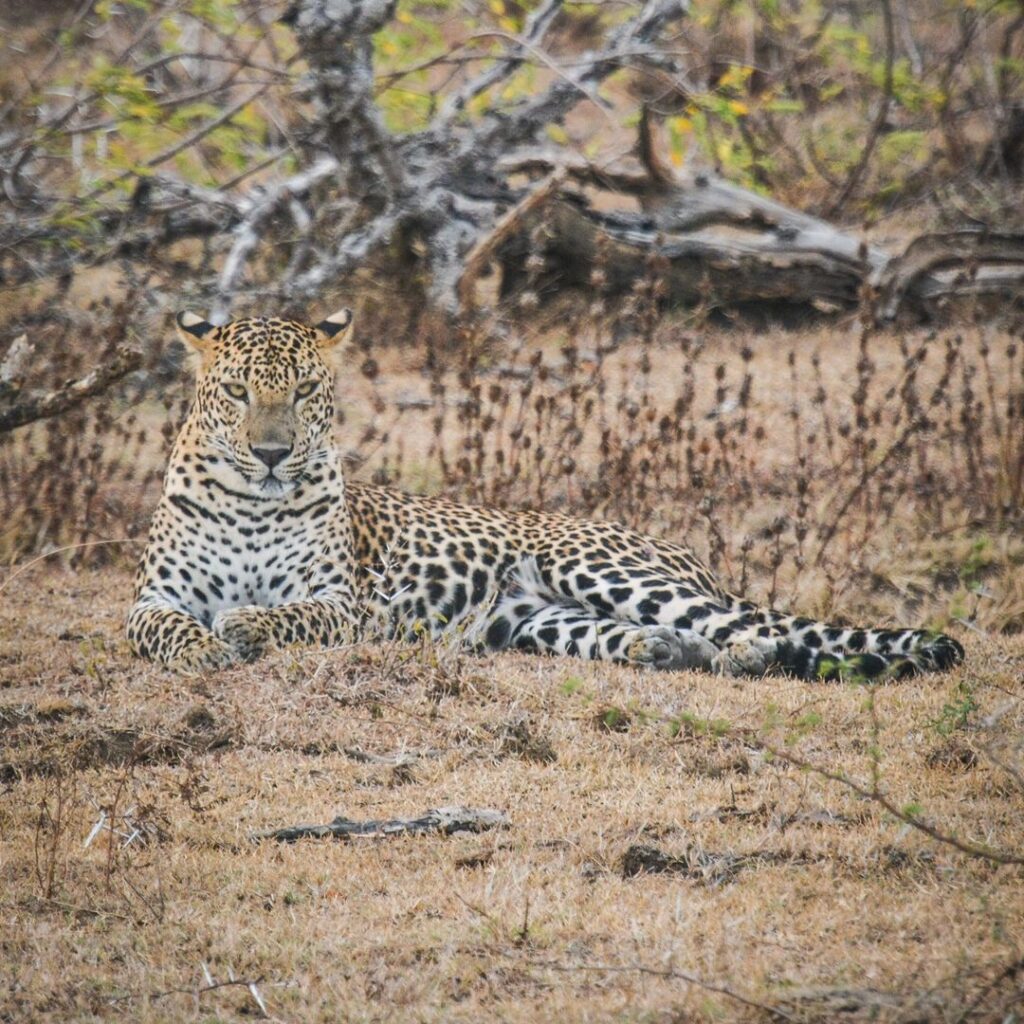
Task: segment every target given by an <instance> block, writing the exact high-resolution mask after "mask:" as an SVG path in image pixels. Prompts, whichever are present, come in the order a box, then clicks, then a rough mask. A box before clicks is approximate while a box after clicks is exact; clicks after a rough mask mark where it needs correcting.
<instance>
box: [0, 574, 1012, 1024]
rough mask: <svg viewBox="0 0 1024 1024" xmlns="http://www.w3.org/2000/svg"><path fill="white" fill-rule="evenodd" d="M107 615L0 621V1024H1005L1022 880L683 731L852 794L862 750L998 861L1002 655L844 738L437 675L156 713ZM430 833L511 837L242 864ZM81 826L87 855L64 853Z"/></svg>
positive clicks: (75, 584)
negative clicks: (436, 810)
mask: <svg viewBox="0 0 1024 1024" xmlns="http://www.w3.org/2000/svg"><path fill="white" fill-rule="evenodd" d="M128 590H129V579H128V577H127V575H126V574H124V573H122V572H118V571H113V570H107V571H103V572H90V573H83V574H81V575H78V576H74V575H70V574H65V573H61V572H55V571H47V572H35V573H32V574H31V575H30V574H25V575H23V576H22V577H20V578H19V579H17V580H15V581H14V582H13V583H12V585H11V588H10V590H9V591H8V592H7V593H6V594H5V600H4V606H3V610H2V613H0V614H2V619H0V637H2V639H0V666H2V667H0V687H2V693H0V696H2V705H0V728H2V735H3V737H4V743H3V750H4V754H3V758H4V762H5V763H4V765H3V767H2V768H0V772H2V777H3V786H4V790H3V795H2V797H0V836H2V839H0V858H2V864H3V875H4V879H5V883H4V892H3V908H2V912H3V916H4V919H5V922H6V923H5V926H4V930H3V938H2V940H0V941H2V951H3V957H4V961H5V964H6V967H5V969H4V973H5V979H4V988H3V991H2V995H0V1000H2V1001H0V1019H4V1020H53V1021H57V1020H61V1021H64V1020H70V1019H75V1020H83V1019H130V1020H139V1021H150V1020H167V1021H172V1020H174V1021H176V1020H183V1019H189V1020H193V1019H195V1020H213V1019H216V1020H234V1019H239V1018H241V1017H243V1016H248V1015H256V1016H259V1015H260V1014H261V1010H260V1007H259V1005H258V1003H257V1001H256V998H255V996H254V995H253V994H252V993H251V992H250V991H249V989H248V988H247V987H246V986H245V985H231V986H226V987H223V988H217V989H213V990H210V991H203V990H204V989H205V988H207V986H209V984H210V982H211V979H212V981H214V982H217V983H220V982H225V981H228V980H230V979H232V978H234V979H241V980H244V981H246V982H248V981H254V982H255V983H256V992H257V993H258V995H259V997H260V998H261V999H262V1000H263V1001H264V1003H265V1005H266V1009H267V1013H268V1014H269V1015H270V1016H271V1017H272V1018H274V1019H277V1020H289V1021H296V1020H324V1021H329V1020H340V1019H345V1020H385V1019H417V1020H480V1019H484V1018H486V1019H495V1018H497V1019H504V1020H536V1019H539V1018H544V1019H550V1018H553V1017H555V1016H562V1017H565V1018H567V1019H572V1020H587V1019H590V1020H606V1019H627V1020H666V1021H667V1020H690V1019H699V1020H721V1019H725V1020H732V1019H770V1014H769V1012H768V1011H767V1010H762V1009H758V1008H757V1007H755V1006H752V1005H751V1003H750V1002H747V1003H744V1002H742V1001H741V999H740V998H739V997H742V999H745V1000H749V1001H751V1002H753V1003H760V1004H763V1005H764V1006H766V1007H767V1006H771V1007H774V1008H775V1011H777V1012H778V1013H779V1014H782V1013H785V1014H788V1015H789V1016H790V1017H792V1018H794V1019H797V1020H810V1019H823V1018H824V1019H828V1018H830V1017H831V1016H832V1015H833V1013H835V1012H836V1009H835V1005H834V1004H835V1003H836V1001H837V1000H838V1001H840V1002H842V1001H846V1002H847V1003H849V1004H850V1005H851V1006H855V1007H856V1008H857V1009H856V1013H855V1016H863V1017H864V1018H865V1019H867V1018H868V1017H872V1019H881V1020H905V1019H908V1017H913V1019H918V1020H920V1019H927V1020H932V1019H934V1020H950V1021H953V1020H961V1019H963V1020H989V1019H1001V1015H1002V1014H1004V1013H1005V1012H1006V1011H1007V1010H1008V1008H1009V1006H1010V1005H1012V1004H1013V1000H1015V999H1016V1000H1019V999H1020V998H1021V996H1022V995H1024V993H1022V991H1021V977H1020V974H1019V973H1017V974H1014V973H1012V972H1009V973H1006V974H1003V976H1002V977H1001V978H999V975H1000V973H1001V972H1003V971H1004V968H1007V967H1008V965H1010V964H1012V963H1017V964H1018V968H1019V965H1020V960H1019V958H1020V956H1021V952H1022V947H1024V926H1022V923H1021V922H1022V921H1024V895H1022V893H1024V889H1022V886H1021V881H1022V871H1021V868H1020V866H1019V865H1018V866H1011V865H1006V866H998V865H994V864H992V863H989V862H986V861H984V860H980V859H977V858H971V857H967V856H964V855H961V854H959V853H957V852H956V851H955V850H952V849H950V848H949V847H947V846H943V845H941V844H936V843H934V842H932V841H930V840H928V839H927V838H926V837H923V836H922V835H921V834H920V833H919V832H916V831H915V830H913V829H910V828H907V827H905V826H903V825H901V824H900V823H899V822H897V821H895V820H894V819H893V818H892V817H890V816H889V815H887V814H885V813H884V812H882V811H880V808H879V807H878V806H877V805H876V804H874V803H873V802H871V801H870V800H863V799H860V798H857V797H856V796H854V795H853V794H852V793H851V792H850V791H849V790H848V789H846V788H844V787H843V786H842V785H840V784H836V783H830V782H827V781H825V780H824V779H822V778H821V777H820V776H818V775H816V774H815V773H813V772H803V771H799V770H797V769H795V768H794V767H792V766H791V765H787V764H786V763H784V762H782V761H780V760H779V759H778V758H772V757H768V756H765V754H764V752H763V750H762V749H759V747H760V743H759V740H758V739H757V738H756V737H755V736H750V737H749V738H748V739H747V740H746V741H743V740H740V739H738V738H736V737H735V736H732V735H720V736H716V735H714V734H713V733H712V734H708V733H704V732H702V731H701V730H700V728H699V724H698V726H697V727H694V725H693V724H692V723H693V722H694V716H695V717H696V718H697V719H700V720H704V719H710V720H715V721H718V722H728V723H730V724H731V725H732V726H733V727H737V728H739V727H747V728H751V729H753V730H756V736H757V737H761V738H762V739H764V740H766V741H768V742H771V743H777V744H789V745H790V747H789V749H791V750H792V751H794V752H796V753H798V754H799V755H800V756H801V757H804V758H807V759H809V760H811V761H813V762H814V763H816V764H819V765H821V766H823V767H826V768H828V769H831V770H839V771H843V772H848V773H849V774H850V776H851V777H853V778H856V779H860V780H865V781H868V783H869V784H870V777H871V771H872V765H873V763H874V759H873V758H872V753H871V751H872V748H873V745H875V744H877V747H878V749H879V751H880V760H879V761H878V767H879V770H880V772H881V785H882V787H883V788H884V790H885V791H887V792H889V793H891V794H892V797H893V799H894V800H895V801H896V803H897V804H898V805H900V806H904V805H907V804H912V803H913V804H917V805H919V807H920V808H921V810H920V811H919V812H917V813H919V814H921V815H922V816H923V817H924V818H925V819H926V820H927V821H929V822H931V823H933V824H935V825H938V826H939V827H941V828H942V829H943V830H945V831H948V832H953V833H955V834H956V835H957V836H959V837H961V838H964V839H969V840H971V841H974V842H977V843H983V844H987V845H988V846H991V847H993V848H998V849H1000V850H1003V851H1016V853H1017V855H1020V854H1022V853H1024V814H1022V811H1024V791H1022V788H1021V784H1020V773H1019V765H1020V755H1021V751H1020V746H1019V743H1020V739H1019V738H1020V735H1021V728H1022V726H1024V704H1022V701H1021V695H1020V689H1019V677H1020V674H1021V670H1022V668H1024V644H1022V643H1021V642H1020V641H1019V640H1013V641H1009V640H1007V641H1001V642H997V641H994V640H986V641H984V642H982V641H979V640H973V641H972V639H971V638H970V637H968V638H967V639H968V660H967V666H966V668H965V669H963V670H962V671H960V672H959V673H957V674H955V675H950V676H945V677H942V678H929V679H926V680H923V681H919V682H911V683H905V684H901V685H899V686H890V687H885V688H882V689H880V690H878V691H877V693H876V701H875V710H876V719H877V723H876V726H873V724H872V720H871V715H870V714H869V709H868V707H867V704H866V701H865V690H864V689H863V688H861V687H858V686H832V685H829V686H821V687H814V686H809V685H807V684H803V683H799V682H794V681H789V680H763V681H758V682H750V681H746V682H735V681H729V680H722V679H717V678H713V677H710V676H707V675H700V674H673V675H668V674H664V675H661V674H654V673H645V672H639V671H633V670H630V669H626V668H618V667H609V666H606V665H597V664H588V663H579V662H574V661H568V660H547V659H536V658H528V657H517V656H500V657H491V658H487V659H476V658H473V657H467V656H462V655H459V654H457V653H456V652H453V651H450V650H447V649H444V648H441V649H439V650H437V649H433V648H424V649H419V648H409V647H395V646H390V645H377V646H371V645H367V646H363V647H357V648H353V649H351V650H347V651H343V652H338V653H334V654H330V655H325V654H321V653H312V652H308V653H303V654H298V655H293V654H289V653H282V654H278V655H275V656H273V657H271V658H269V659H267V660H266V661H264V662H261V663H260V664H258V665H256V666H252V667H245V668H239V669H236V670H232V671H229V672H224V673H221V674H219V675H217V676H214V677H209V678H205V679H193V680H185V679H181V678H178V677H175V676H173V675H170V674H168V673H166V672H164V671H162V670H159V669H156V668H153V667H151V666H148V665H143V664H141V663H138V662H135V661H132V660H130V659H129V658H128V656H127V653H126V651H125V647H124V644H123V642H122V641H121V640H120V639H119V638H118V637H119V629H120V619H121V616H122V615H123V613H124V611H125V610H126V606H127V600H128ZM965 701H968V702H969V704H968V705H965ZM610 709H617V710H616V711H615V713H609V711H610ZM673 722H674V723H676V725H677V726H678V725H679V724H681V725H682V728H679V729H678V730H677V729H674V728H672V727H671V724H672V723H673ZM876 727H877V737H876V738H874V739H873V729H874V728H876ZM673 733H675V735H673ZM353 749H358V750H362V751H365V752H370V753H374V754H386V753H390V752H395V751H404V752H407V753H409V754H413V755H415V754H419V755H420V756H418V757H416V758H414V759H413V760H412V763H411V764H410V765H407V766H405V767H402V768H397V769H396V768H394V767H391V766H389V765H377V764H372V763H370V764H368V763H364V762H363V761H361V760H358V759H356V758H354V757H353V756H352V754H351V751H352V750H353ZM346 751H349V753H346ZM999 763H1002V764H1003V765H1005V766H1006V767H999ZM1015 772H1016V774H1014V773H1015ZM451 803H463V804H468V805H471V806H478V807H496V808H500V809H502V810H504V811H505V812H506V813H507V814H508V815H509V817H510V818H511V822H512V824H511V827H510V828H509V829H508V830H506V831H503V832H500V833H499V832H495V833H488V834H483V835H478V836H455V837H451V838H448V839H444V838H395V839H390V840H375V839H371V840H356V841H351V842H331V841H326V842H315V841H314V842H300V843H298V844H295V845H293V846H277V845H274V844H266V843H265V844H262V845H253V844H252V843H251V842H250V840H249V836H250V833H252V832H254V831H258V830H261V829H267V828H273V827H277V826H283V825H288V824H294V823H297V822H300V821H327V820H330V819H331V818H332V817H334V816H335V815H336V814H338V813H344V814H345V815H347V816H349V817H353V818H380V817H389V816H393V815H395V816H400V815H407V814H416V813H418V812H420V811H422V810H424V809H426V808H428V807H434V806H439V805H444V804H451ZM103 813H105V815H106V818H105V820H106V821H108V822H111V823H112V825H113V827H114V828H116V829H117V832H116V833H111V832H109V831H102V832H100V833H99V834H98V835H97V836H96V837H95V838H94V839H93V841H92V842H91V843H90V844H89V845H88V846H87V847H86V846H85V845H84V843H85V841H86V840H87V838H88V837H89V836H90V834H91V832H92V830H93V827H94V825H95V824H96V823H97V822H98V821H99V820H100V818H101V814H103ZM134 832H137V833H138V834H137V836H136V838H135V839H133V840H132V841H131V842H128V843H126V837H127V836H130V835H132V834H133V833H134ZM637 847H655V848H657V850H658V851H660V854H662V855H663V856H662V858H661V860H660V861H659V859H658V856H657V855H656V854H651V853H649V852H647V853H645V852H644V851H642V850H638V849H636V848H637ZM631 850H632V852H631V853H630V852H629V851H631ZM627 853H628V854H629V855H628V857H627ZM672 858H675V860H673V859H672ZM659 867H660V868H663V869H667V870H666V871H663V872H661V873H659V872H657V871H653V872H651V871H649V870H644V869H645V868H646V869H652V868H653V869H657V868H659ZM673 869H674V870H673ZM638 870H639V872H640V873H636V872H637V871H638ZM204 965H205V966H204ZM207 971H208V972H209V978H207V975H206V972H207ZM641 971H643V972H648V971H649V972H653V973H641ZM658 972H667V973H668V974H669V975H672V976H664V975H659V973H658ZM673 972H675V974H674V975H673ZM690 976H692V977H693V978H695V979H699V980H700V981H701V982H703V983H707V984H709V985H716V986H724V987H726V988H728V989H730V990H731V991H732V992H733V993H735V996H729V995H726V994H724V993H722V992H715V991H712V990H709V989H708V988H704V987H702V985H701V984H699V983H696V982H690V981H686V980H684V977H690ZM997 978H998V980H997ZM1016 1005H1017V1006H1018V1007H1019V1003H1017V1004H1016ZM873 1015H877V1016H873ZM1006 1019H1011V1018H1006Z"/></svg>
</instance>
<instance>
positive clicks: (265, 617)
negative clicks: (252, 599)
mask: <svg viewBox="0 0 1024 1024" xmlns="http://www.w3.org/2000/svg"><path fill="white" fill-rule="evenodd" d="M212 629H213V632H214V635H215V636H217V637H220V639H221V640H222V641H223V642H224V643H226V644H227V645H228V646H229V647H230V648H231V650H232V651H233V652H234V655H235V658H236V659H237V660H238V661H255V660H256V659H257V658H260V657H262V656H263V654H264V653H265V652H266V650H267V648H268V647H271V646H273V644H272V641H273V633H272V630H271V612H270V611H269V610H268V609H267V608H261V607H259V605H255V604H247V605H243V606H242V607H241V608H225V609H224V610H223V611H219V612H217V614H216V616H214V619H213V626H212Z"/></svg>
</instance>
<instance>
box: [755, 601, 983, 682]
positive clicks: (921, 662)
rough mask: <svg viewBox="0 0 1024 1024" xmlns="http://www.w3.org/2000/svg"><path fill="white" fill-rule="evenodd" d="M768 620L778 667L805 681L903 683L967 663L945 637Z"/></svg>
mask: <svg viewBox="0 0 1024 1024" xmlns="http://www.w3.org/2000/svg"><path fill="white" fill-rule="evenodd" d="M764 619H765V624H766V625H769V626H770V627H771V628H772V632H773V633H774V634H775V636H776V637H778V638H779V641H780V642H779V648H778V664H779V666H780V667H781V668H783V669H785V670H786V671H788V672H791V673H792V674H793V675H795V676H797V677H799V678H801V679H858V678H859V679H876V678H879V677H889V678H893V679H904V678H906V677H908V676H914V675H918V674H919V673H921V672H943V671H945V670H947V669H950V668H952V667H953V666H954V665H958V664H960V662H962V661H963V660H964V649H963V647H962V646H961V645H960V643H959V642H958V641H957V640H954V639H953V637H951V636H947V635H946V634H945V633H934V632H930V631H929V630H923V629H857V628H854V627H849V626H832V625H828V624H826V623H821V622H814V621H813V620H811V619H803V618H799V617H797V616H792V615H785V614H783V613H781V612H766V613H764Z"/></svg>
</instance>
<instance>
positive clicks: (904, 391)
mask: <svg viewBox="0 0 1024 1024" xmlns="http://www.w3.org/2000/svg"><path fill="white" fill-rule="evenodd" d="M658 270H659V268H658V267H657V265H655V264H653V263H652V266H651V276H650V278H649V279H648V281H646V282H643V283H641V285H640V286H638V288H637V289H636V291H635V293H634V294H633V296H632V297H631V299H630V300H629V301H627V302H626V303H625V304H624V305H621V306H618V307H616V308H614V309H613V308H610V307H609V306H608V305H607V304H606V303H605V302H604V301H602V300H601V299H600V298H597V299H596V300H595V301H594V302H593V304H592V305H591V306H590V307H589V308H588V309H586V310H584V311H582V312H581V311H579V310H568V311H567V309H566V308H565V307H563V308H562V309H561V310H555V311H553V312H549V313H548V314H547V324H546V325H545V326H544V327H539V328H537V329H536V330H533V331H531V330H530V329H529V324H528V322H527V320H526V319H525V318H524V321H523V322H522V323H521V325H520V326H519V327H518V328H508V327H507V325H500V324H495V323H488V324H483V325H481V326H480V327H479V328H478V329H475V330H465V331H463V332H462V333H461V334H460V335H458V336H457V337H455V338H448V339H445V338H444V336H443V335H441V334H439V332H437V331H436V330H435V329H433V328H430V329H428V328H426V327H425V328H424V330H423V332H422V333H421V334H420V335H419V336H418V337H414V338H413V339H412V341H411V342H410V343H409V345H407V346H405V347H402V348H401V349H399V348H397V347H394V346H390V345H375V344H373V343H371V341H370V335H369V332H366V333H364V334H363V336H362V341H361V343H360V349H359V350H357V351H356V352H355V354H354V357H353V359H352V363H351V369H350V371H349V372H348V373H345V374H343V375H342V380H341V387H340V395H341V401H340V402H339V430H340V434H341V437H342V439H343V443H347V444H348V446H349V455H350V458H351V467H352V468H351V472H352V473H353V475H357V476H361V477H363V478H368V479H371V480H374V481H376V482H382V483H395V484H397V485H399V486H402V487H405V488H408V489H410V490H414V491H426V492H428V493H443V494H445V495H447V496H449V497H453V498H457V499H460V500H465V501H470V502H476V503H481V504H491V505H497V506H500V507H504V508H522V507H538V508H547V509H559V510H564V511H568V512H571V513H574V514H578V515H582V516H592V517H597V518H607V519H614V520H618V521H621V522H623V523H625V524H626V525H628V526H630V527H633V528H635V529H639V530H643V531H647V532H650V533H652V534H655V535H659V536H664V537H669V538H672V539H674V540H677V541H680V542H683V543H686V544H689V545H690V546H692V547H693V548H695V549H696V550H697V551H698V553H699V554H700V555H701V556H702V557H704V558H705V559H706V560H707V561H708V562H709V563H710V565H711V566H712V568H713V569H714V570H715V571H716V572H717V573H718V574H719V575H720V576H721V578H722V579H723V580H724V581H725V582H726V584H727V585H729V586H731V587H732V588H734V589H736V590H738V591H741V592H744V593H749V594H750V595H751V596H752V597H754V598H756V599H758V600H761V601H765V602H769V603H778V604H783V605H790V606H794V607H797V606H798V607H799V608H800V610H801V611H804V612H806V613H808V614H819V615H825V614H831V615H837V616H846V617H849V616H853V615H857V616H865V615H871V616H872V617H877V616H884V617H886V618H907V617H910V618H912V619H913V620H914V621H919V622H927V623H929V624H931V625H934V626H940V625H943V624H945V623H946V622H948V621H949V620H950V619H951V618H957V619H963V620H966V621H969V622H971V623H973V624H976V625H978V626H980V627H982V628H985V629H997V630H1007V631H1015V630H1019V629H1020V628H1021V625H1022V623H1024V585H1022V584H1021V582H1020V573H1019V571H1018V570H1019V566H1020V564H1021V563H1022V562H1024V546H1022V545H1021V543H1020V540H1019V536H1020V525H1021V515H1022V514H1021V507H1022V503H1024V353H1022V351H1021V346H1020V341H1019V334H1020V325H1019V324H1017V325H1011V326H1009V327H1005V328H998V329H997V328H995V327H991V326H967V327H964V328H962V329H960V330H957V331H954V330H942V331H940V330H927V331H924V330H913V331H906V332H895V331H890V330H884V331H879V330H876V329H875V328H873V327H872V326H870V325H868V324H867V323H866V322H864V321H853V322H849V323H847V324H845V325H843V326H838V327H836V326H829V327H816V328H808V329H803V330H800V331H782V330H780V329H771V328H766V329H763V330H754V329H751V328H747V327H743V326H739V327H735V326H734V327H732V328H729V329H726V328H724V327H722V326H717V325H714V324H712V323H711V322H710V314H709V311H708V310H707V309H703V310H697V311H694V312H692V313H690V314H689V315H687V316H681V315H679V314H670V313H666V312H665V310H664V309H663V308H662V301H661V291H662V289H661V288H660V286H659V284H658V276H657V274H658ZM599 285H600V275H598V279H597V280H596V281H595V292H596V293H597V292H599V290H600V289H599V287H598V286H599ZM128 292H129V294H128V297H127V298H126V299H125V301H124V302H122V303H120V304H118V305H109V304H108V305H104V306H100V307H98V308H94V309H92V310H91V311H90V313H89V314H88V315H87V316H84V317H83V318H82V325H81V326H80V325H78V324H72V322H71V321H70V320H51V321H49V322H48V323H47V324H45V325H44V326H43V327H42V328H41V329H38V330H34V331H33V337H34V338H35V340H36V343H37V351H38V359H37V363H38V372H39V375H40V381H43V382H59V381H61V380H64V379H67V378H68V377H71V376H74V375H76V374H78V373H80V372H81V371H82V369H83V367H88V366H92V365H95V363H96V362H98V361H100V360H102V359H103V358H104V357H105V356H106V355H108V354H109V353H110V351H112V349H113V347H114V346H115V345H116V344H118V343H120V342H122V341H123V340H124V339H125V337H126V336H127V335H128V333H129V331H130V328H131V323H132V317H131V311H132V310H133V308H134V306H135V302H134V299H133V298H132V295H131V294H130V293H131V289H128ZM520 301H521V304H522V305H524V307H530V306H531V303H532V302H533V299H532V297H531V293H530V292H529V291H527V292H526V293H524V294H523V295H522V296H521V297H520ZM533 319H534V321H536V319H537V318H533ZM570 324H571V326H569V325H570ZM499 328H500V330H499ZM22 329H24V327H23V325H20V324H19V325H17V326H16V327H15V328H14V332H15V333H19V332H20V331H21V330H22ZM12 336H13V334H12ZM72 338H73V339H74V340H73V341H72V340H70V339H72ZM147 362H148V370H147V371H145V372H144V373H143V374H142V375H140V377H139V379H137V380H135V381H130V382H128V383H127V384H126V385H125V386H124V387H122V388H121V389H120V390H119V391H117V392H116V393H111V394H110V395H108V396H106V397H105V398H103V399H101V400H97V401H94V402H92V403H91V404H89V405H88V406H87V407H86V408H85V409H81V410H78V411H75V412H73V413H70V414H68V415H66V416H64V417H62V418H60V419H55V420H52V421H49V422H46V423H42V424H37V425H35V426H34V427H31V428H25V429H22V430H20V431H18V432H16V433H15V434H14V435H13V437H12V438H10V439H9V440H8V442H7V443H6V444H5V445H4V446H3V447H2V448H0V495H2V496H0V511H2V513H3V521H4V528H3V530H2V531H0V556H2V557H4V558H6V559H11V558H14V557H18V556H22V555H26V554H29V553H34V552H39V551H45V550H47V549H49V548H52V546H54V545H61V544H92V543H93V542H95V541H104V540H108V539H118V538H124V537H137V536H140V535H141V534H142V532H143V528H144V523H145V516H146V514H147V513H148V511H149V509H150V508H151V507H152V503H153V501H155V498H156V495H157V493H158V485H159V476H160V473H161V471H162V462H163V458H164V454H163V453H164V452H165V451H166V449H167V447H168V446H169V441H170V439H171V437H172V436H173V433H174V431H175V429H176V425H177V423H178V422H180V419H181V417H182V415H183V414H184V409H185V403H186V402H187V395H188V391H189V388H190V385H189V382H188V381H187V379H185V378H184V376H181V377H179V378H178V379H177V380H176V383H175V384H174V386H173V387H171V388H170V390H168V388H167V387H166V385H165V384H163V383H161V382H160V372H161V371H160V367H159V365H158V364H157V361H156V357H155V354H151V356H150V358H149V359H148V361H147ZM410 370H413V371H414V372H412V373H410ZM356 371H357V372H356ZM119 550H121V549H118V548H117V547H111V548H105V547H103V546H99V547H96V548H92V547H90V548H87V549H85V552H84V553H81V554H80V555H79V557H82V554H84V555H88V554H91V555H92V556H93V557H98V556H100V555H103V554H107V553H109V552H111V551H119ZM133 555H134V552H133Z"/></svg>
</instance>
